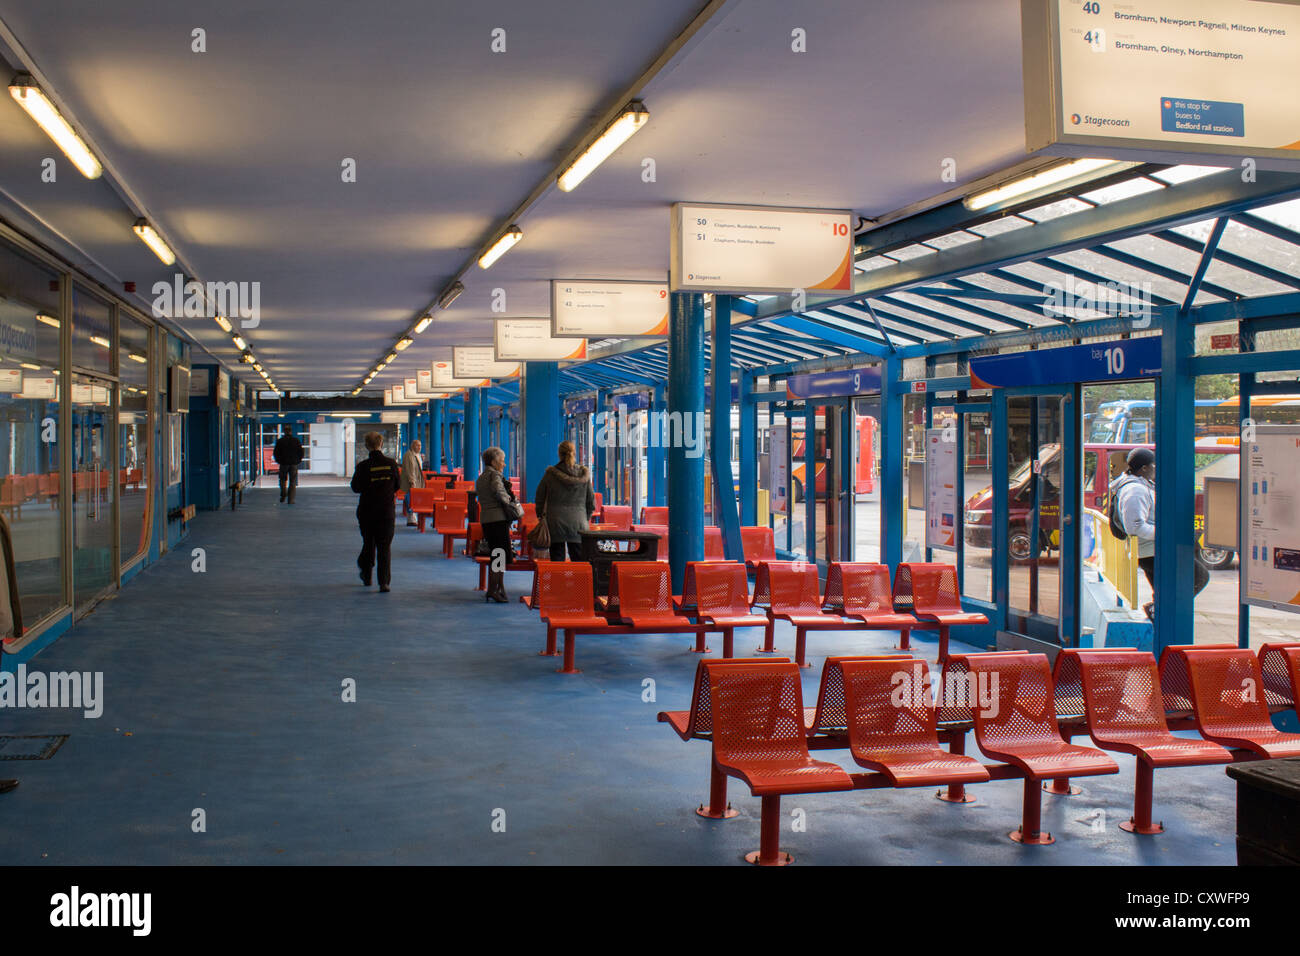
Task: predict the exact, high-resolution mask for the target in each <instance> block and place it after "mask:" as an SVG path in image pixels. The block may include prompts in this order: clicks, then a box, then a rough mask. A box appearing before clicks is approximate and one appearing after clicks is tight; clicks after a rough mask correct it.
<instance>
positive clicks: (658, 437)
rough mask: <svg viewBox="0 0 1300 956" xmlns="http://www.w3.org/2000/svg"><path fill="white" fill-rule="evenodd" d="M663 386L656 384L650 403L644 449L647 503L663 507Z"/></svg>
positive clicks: (665, 482) (664, 492) (665, 481)
mask: <svg viewBox="0 0 1300 956" xmlns="http://www.w3.org/2000/svg"><path fill="white" fill-rule="evenodd" d="M664 407H665V403H664V386H663V384H662V383H659V384H656V385H655V388H654V394H653V396H652V397H651V401H650V428H649V429H648V431H649V435H647V439H648V441H649V447H648V448H647V449H646V455H647V461H646V473H647V474H648V475H649V476H650V495H649V498H648V500H649V503H650V504H652V505H658V506H659V507H663V505H664V504H665V503H666V501H667V488H668V482H667V479H666V478H665V476H664V446H663V442H662V436H663V429H662V424H663V421H664V417H663V415H664Z"/></svg>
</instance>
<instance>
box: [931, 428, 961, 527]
mask: <svg viewBox="0 0 1300 956" xmlns="http://www.w3.org/2000/svg"><path fill="white" fill-rule="evenodd" d="M945 431H948V439H947V440H946V441H945V440H944V432H945ZM954 435H955V431H953V430H947V429H943V428H928V429H926V432H925V546H926V547H927V548H935V549H938V550H941V551H956V550H957V442H956V441H954V440H953V438H954Z"/></svg>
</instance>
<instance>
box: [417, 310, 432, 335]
mask: <svg viewBox="0 0 1300 956" xmlns="http://www.w3.org/2000/svg"><path fill="white" fill-rule="evenodd" d="M432 321H433V316H431V315H422V316H420V320H419V321H418V322H416V323H415V334H416V335H419V334H420V333H421V332H423V331H424V330H425V329H427V328H428V327H429V323H430V322H432Z"/></svg>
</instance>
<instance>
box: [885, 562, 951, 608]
mask: <svg viewBox="0 0 1300 956" xmlns="http://www.w3.org/2000/svg"><path fill="white" fill-rule="evenodd" d="M893 604H894V606H895V607H897V608H899V609H900V610H910V611H918V612H924V611H938V612H954V611H955V612H960V611H961V610H962V607H961V593H960V592H959V591H958V590H957V568H956V567H955V566H954V565H951V564H937V563H935V564H929V563H919V562H904V563H902V564H900V565H899V566H898V574H897V575H895V577H894V593H893Z"/></svg>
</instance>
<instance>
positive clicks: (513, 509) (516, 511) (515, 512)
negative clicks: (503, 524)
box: [510, 501, 524, 521]
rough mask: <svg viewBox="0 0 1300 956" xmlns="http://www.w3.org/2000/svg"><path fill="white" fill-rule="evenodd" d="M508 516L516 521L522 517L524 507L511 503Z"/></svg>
mask: <svg viewBox="0 0 1300 956" xmlns="http://www.w3.org/2000/svg"><path fill="white" fill-rule="evenodd" d="M510 515H511V517H512V518H513V519H514V520H515V521H518V520H519V519H520V518H522V517H523V516H524V506H523V505H521V504H520V503H519V502H517V501H511V502H510Z"/></svg>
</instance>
